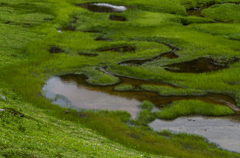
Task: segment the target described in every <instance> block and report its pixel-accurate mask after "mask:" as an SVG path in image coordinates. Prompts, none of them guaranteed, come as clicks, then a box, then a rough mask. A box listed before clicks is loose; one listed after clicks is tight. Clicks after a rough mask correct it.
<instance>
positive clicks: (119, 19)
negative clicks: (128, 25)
mask: <svg viewBox="0 0 240 158" xmlns="http://www.w3.org/2000/svg"><path fill="white" fill-rule="evenodd" d="M109 19H110V20H114V21H127V19H126V18H125V17H123V16H118V15H110V16H109Z"/></svg>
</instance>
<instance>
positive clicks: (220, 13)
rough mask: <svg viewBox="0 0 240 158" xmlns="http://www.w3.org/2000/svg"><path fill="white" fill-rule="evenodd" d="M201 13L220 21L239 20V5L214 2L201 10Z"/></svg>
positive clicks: (235, 21)
mask: <svg viewBox="0 0 240 158" xmlns="http://www.w3.org/2000/svg"><path fill="white" fill-rule="evenodd" d="M202 15H203V16H205V17H207V18H212V19H214V20H217V21H221V22H231V23H239V22H240V6H239V5H237V4H229V3H225V4H215V5H213V6H212V7H210V8H208V9H204V10H203V11H202Z"/></svg>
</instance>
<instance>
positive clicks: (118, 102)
mask: <svg viewBox="0 0 240 158" xmlns="http://www.w3.org/2000/svg"><path fill="white" fill-rule="evenodd" d="M119 78H120V80H121V84H131V85H132V86H134V87H135V90H133V91H114V90H113V88H114V87H115V86H116V85H118V84H120V83H118V84H116V85H111V86H93V85H90V84H89V83H87V81H86V80H87V77H85V76H84V75H82V74H80V75H78V74H67V75H62V76H58V77H52V78H50V79H49V80H48V81H47V83H46V84H45V85H44V87H43V92H44V93H45V96H46V98H49V99H51V100H52V102H53V103H56V104H59V105H62V106H66V105H69V106H70V107H72V108H74V107H78V108H84V109H96V110H97V109H100V110H106V109H108V110H125V111H128V112H129V113H130V114H131V115H132V117H133V118H136V116H137V114H138V112H139V111H140V109H139V107H138V105H139V104H140V103H141V102H142V101H143V100H149V101H151V102H152V103H154V104H155V105H156V108H159V109H161V108H162V106H161V105H166V104H169V103H171V102H172V101H176V100H189V99H198V100H201V101H204V102H208V103H215V104H221V105H226V106H229V107H231V108H232V109H234V108H236V106H235V102H234V101H233V100H232V98H231V97H228V96H226V95H221V94H208V95H206V96H183V97H181V96H165V97H164V96H159V95H157V94H156V93H153V92H146V91H142V89H141V88H140V87H138V86H139V85H141V84H145V85H159V86H170V87H172V88H178V87H174V86H171V85H168V84H165V83H161V82H154V81H144V80H138V79H131V78H125V77H119ZM236 109H237V108H236ZM150 127H152V128H153V129H154V130H163V129H169V130H172V131H175V132H187V133H191V134H199V135H202V136H204V137H206V138H207V139H209V141H211V142H214V143H217V144H219V145H220V146H221V147H223V148H225V149H228V150H232V151H236V152H240V151H239V148H238V147H239V145H240V135H239V132H240V118H239V115H238V114H235V115H233V116H229V117H222V118H207V117H182V118H178V119H176V120H174V121H162V120H155V121H153V122H152V123H150Z"/></svg>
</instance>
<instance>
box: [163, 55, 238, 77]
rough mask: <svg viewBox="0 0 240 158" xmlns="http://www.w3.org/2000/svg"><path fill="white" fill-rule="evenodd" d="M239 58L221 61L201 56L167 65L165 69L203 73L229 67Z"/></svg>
mask: <svg viewBox="0 0 240 158" xmlns="http://www.w3.org/2000/svg"><path fill="white" fill-rule="evenodd" d="M238 60H239V59H233V60H232V61H230V62H221V63H219V62H218V61H215V60H213V59H211V58H205V57H201V58H198V59H194V60H191V61H186V62H181V63H176V64H171V65H165V67H167V68H165V70H167V71H171V72H186V73H203V72H211V71H216V70H221V69H224V68H227V67H228V64H229V63H233V62H236V61H238Z"/></svg>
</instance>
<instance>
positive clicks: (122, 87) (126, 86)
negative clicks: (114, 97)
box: [114, 84, 135, 91]
mask: <svg viewBox="0 0 240 158" xmlns="http://www.w3.org/2000/svg"><path fill="white" fill-rule="evenodd" d="M134 89H135V87H134V86H132V85H130V84H120V85H118V86H116V87H114V90H115V91H131V90H134Z"/></svg>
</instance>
